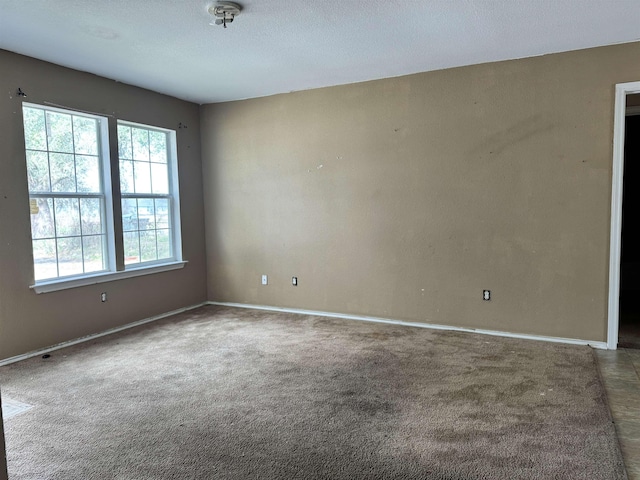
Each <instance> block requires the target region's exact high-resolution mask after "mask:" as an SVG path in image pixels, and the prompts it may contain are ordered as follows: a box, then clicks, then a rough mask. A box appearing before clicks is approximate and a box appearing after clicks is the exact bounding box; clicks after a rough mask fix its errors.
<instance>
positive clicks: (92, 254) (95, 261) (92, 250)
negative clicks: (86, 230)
mask: <svg viewBox="0 0 640 480" xmlns="http://www.w3.org/2000/svg"><path fill="white" fill-rule="evenodd" d="M82 245H83V255H84V271H85V272H98V271H100V270H104V269H105V261H104V260H105V258H104V237H103V236H102V235H92V236H90V237H82Z"/></svg>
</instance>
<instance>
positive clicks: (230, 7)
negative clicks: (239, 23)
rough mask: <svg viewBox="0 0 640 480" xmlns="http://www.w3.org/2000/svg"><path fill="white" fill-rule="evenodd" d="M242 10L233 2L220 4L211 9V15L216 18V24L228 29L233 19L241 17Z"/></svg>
mask: <svg viewBox="0 0 640 480" xmlns="http://www.w3.org/2000/svg"><path fill="white" fill-rule="evenodd" d="M241 10H242V7H241V6H240V5H238V4H237V3H233V2H218V3H216V4H215V5H212V6H210V7H209V13H210V14H211V15H213V16H214V17H216V21H215V24H216V25H223V26H224V28H227V23H231V22H233V19H234V18H235V17H236V16H238V15H240V11H241ZM211 25H213V23H212V24H211Z"/></svg>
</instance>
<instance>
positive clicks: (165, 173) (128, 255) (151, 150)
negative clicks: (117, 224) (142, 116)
mask: <svg viewBox="0 0 640 480" xmlns="http://www.w3.org/2000/svg"><path fill="white" fill-rule="evenodd" d="M172 143H173V142H171V138H170V136H169V134H168V132H166V131H163V130H158V129H153V128H147V127H144V126H141V125H135V124H130V123H125V122H118V154H119V165H120V191H121V195H122V198H121V202H122V230H123V240H124V263H125V265H135V264H138V263H145V262H158V261H163V260H167V259H171V258H173V251H174V250H175V248H174V245H173V244H174V241H175V235H174V232H173V219H172V212H173V210H174V208H172V202H173V201H174V199H173V196H172V195H171V191H172V188H170V184H171V181H172V178H173V176H174V175H173V173H174V172H172V169H171V163H170V162H169V160H170V158H171V155H170V152H171V151H172V150H173V148H172Z"/></svg>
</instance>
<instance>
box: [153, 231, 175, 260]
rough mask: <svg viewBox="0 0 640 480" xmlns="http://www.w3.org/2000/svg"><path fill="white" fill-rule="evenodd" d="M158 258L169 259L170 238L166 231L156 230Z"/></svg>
mask: <svg viewBox="0 0 640 480" xmlns="http://www.w3.org/2000/svg"><path fill="white" fill-rule="evenodd" d="M156 234H157V239H158V258H171V257H172V255H171V236H170V232H169V230H168V229H165V230H157V231H156Z"/></svg>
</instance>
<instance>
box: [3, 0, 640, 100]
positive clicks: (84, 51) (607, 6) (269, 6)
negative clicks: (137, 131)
mask: <svg viewBox="0 0 640 480" xmlns="http://www.w3.org/2000/svg"><path fill="white" fill-rule="evenodd" d="M214 3H215V1H214V0H210V1H206V0H156V1H153V2H151V1H149V0H0V48H2V49H6V50H10V51H13V52H18V53H21V54H24V55H29V56H32V57H36V58H40V59H43V60H47V61H50V62H54V63H57V64H60V65H64V66H67V67H72V68H75V69H78V70H84V71H88V72H92V73H95V74H98V75H102V76H105V77H108V78H111V79H115V80H118V81H121V82H126V83H130V84H133V85H138V86H141V87H145V88H149V89H151V90H155V91H158V92H162V93H166V94H169V95H173V96H175V97H178V98H182V99H185V100H190V101H193V102H197V103H211V102H221V101H228V100H237V99H243V98H251V97H260V96H265V95H272V94H275V93H282V92H290V91H295V90H306V89H310V88H317V87H323V86H329V85H338V84H344V83H352V82H360V81H364V80H371V79H376V78H383V77H392V76H398V75H405V74H409V73H416V72H424V71H429V70H438V69H442V68H448V67H455V66H461V65H471V64H477V63H484V62H490V61H496V60H506V59H513V58H522V57H529V56H534V55H542V54H546V53H553V52H561V51H568V50H576V49H581V48H588V47H594V46H600V45H609V44H614V43H623V42H632V41H636V40H638V39H640V0H386V1H385V0H306V1H305V0H239V2H238V3H240V4H241V5H242V7H243V11H242V13H241V15H240V16H238V17H237V18H236V20H235V21H234V22H233V23H232V24H231V25H229V26H228V28H227V29H224V28H222V26H215V25H210V22H212V20H213V17H211V16H210V15H209V13H208V7H209V6H211V5H213V4H214ZM639 60H640V59H639ZM0 74H1V72H0Z"/></svg>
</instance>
